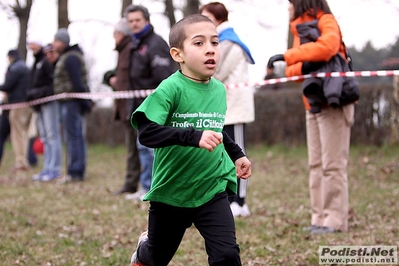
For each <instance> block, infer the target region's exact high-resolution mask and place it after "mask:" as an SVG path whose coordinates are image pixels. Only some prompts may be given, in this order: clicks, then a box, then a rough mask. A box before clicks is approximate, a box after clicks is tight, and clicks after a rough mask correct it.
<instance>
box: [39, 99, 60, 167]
mask: <svg viewBox="0 0 399 266" xmlns="http://www.w3.org/2000/svg"><path fill="white" fill-rule="evenodd" d="M37 114H38V115H37V127H38V130H39V135H40V138H41V140H42V142H43V145H44V155H43V156H44V161H43V170H42V172H46V173H54V174H59V173H61V165H62V140H61V128H60V105H59V103H58V102H57V101H53V102H48V103H44V104H43V105H41V106H40V111H39V112H38V113H37Z"/></svg>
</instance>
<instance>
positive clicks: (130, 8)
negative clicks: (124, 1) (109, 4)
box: [123, 5, 150, 21]
mask: <svg viewBox="0 0 399 266" xmlns="http://www.w3.org/2000/svg"><path fill="white" fill-rule="evenodd" d="M136 11H141V13H143V17H144V19H145V20H146V21H150V12H148V9H147V8H146V7H145V6H141V5H129V6H127V7H126V8H125V10H124V11H123V16H124V17H127V15H128V14H129V13H132V12H136Z"/></svg>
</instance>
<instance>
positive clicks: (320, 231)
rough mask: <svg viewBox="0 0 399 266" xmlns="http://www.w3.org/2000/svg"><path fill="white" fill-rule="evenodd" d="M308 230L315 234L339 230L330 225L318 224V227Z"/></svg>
mask: <svg viewBox="0 0 399 266" xmlns="http://www.w3.org/2000/svg"><path fill="white" fill-rule="evenodd" d="M310 232H311V233H312V234H315V235H322V234H329V233H337V232H339V231H338V230H335V229H334V228H331V227H327V226H320V227H319V228H318V229H315V230H313V231H310Z"/></svg>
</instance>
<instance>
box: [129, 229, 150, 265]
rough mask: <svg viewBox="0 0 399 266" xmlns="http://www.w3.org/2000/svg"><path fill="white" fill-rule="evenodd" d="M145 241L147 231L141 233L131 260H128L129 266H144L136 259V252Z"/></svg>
mask: <svg viewBox="0 0 399 266" xmlns="http://www.w3.org/2000/svg"><path fill="white" fill-rule="evenodd" d="M147 240H148V231H145V232H143V233H141V235H140V237H139V241H138V242H137V249H136V251H135V252H134V253H133V255H132V258H131V259H130V264H131V266H144V264H142V263H141V262H140V261H139V260H138V258H137V250H138V249H139V246H140V245H142V244H143V243H144V242H145V241H147Z"/></svg>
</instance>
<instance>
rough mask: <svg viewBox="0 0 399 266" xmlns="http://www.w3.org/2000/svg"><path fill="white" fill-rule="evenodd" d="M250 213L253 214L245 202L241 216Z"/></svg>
mask: <svg viewBox="0 0 399 266" xmlns="http://www.w3.org/2000/svg"><path fill="white" fill-rule="evenodd" d="M250 215H251V212H250V211H249V208H248V205H247V204H244V205H243V206H242V209H241V216H242V217H247V216H250Z"/></svg>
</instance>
